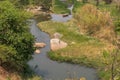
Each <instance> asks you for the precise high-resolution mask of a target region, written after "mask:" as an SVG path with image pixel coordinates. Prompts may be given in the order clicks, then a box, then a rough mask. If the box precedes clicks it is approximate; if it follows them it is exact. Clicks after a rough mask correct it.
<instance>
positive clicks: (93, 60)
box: [38, 2, 120, 80]
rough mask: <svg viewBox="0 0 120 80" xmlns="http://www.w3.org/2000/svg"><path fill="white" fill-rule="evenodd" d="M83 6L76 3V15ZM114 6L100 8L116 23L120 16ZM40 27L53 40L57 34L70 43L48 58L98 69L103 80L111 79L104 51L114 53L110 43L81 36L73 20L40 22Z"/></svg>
mask: <svg viewBox="0 0 120 80" xmlns="http://www.w3.org/2000/svg"><path fill="white" fill-rule="evenodd" d="M92 4H93V3H92ZM83 5H84V4H83V3H78V2H76V3H75V6H74V13H75V12H76V11H77V9H78V7H82V6H83ZM114 6H115V5H114V4H111V5H105V4H104V3H101V4H100V5H99V6H98V8H99V9H100V10H103V11H104V10H106V11H108V12H110V13H111V16H112V17H113V19H115V21H116V18H119V16H120V15H119V12H118V11H117V10H116V9H115V7H114ZM118 25H119V24H118ZM38 26H39V28H40V29H41V30H43V31H45V32H47V33H49V35H50V36H51V38H52V37H53V34H54V33H55V32H58V33H60V34H62V35H63V37H62V38H61V39H62V40H63V41H65V42H67V43H68V46H67V47H66V48H64V49H60V50H57V51H50V52H49V53H48V56H49V57H50V58H51V59H53V60H57V61H60V62H64V61H65V62H70V63H77V64H81V65H82V64H83V65H86V66H89V67H94V68H97V69H98V74H99V77H100V79H101V80H109V79H110V76H111V72H110V65H109V64H108V63H107V62H111V61H110V60H109V58H110V57H107V58H104V54H103V52H104V51H108V52H111V51H112V49H110V44H109V43H106V42H101V41H99V40H98V39H95V38H92V37H90V36H86V35H81V34H80V33H79V28H78V27H77V26H76V24H75V23H74V22H73V21H72V20H71V21H69V22H67V23H60V22H53V21H45V22H40V23H39V24H38ZM108 65H109V67H108Z"/></svg>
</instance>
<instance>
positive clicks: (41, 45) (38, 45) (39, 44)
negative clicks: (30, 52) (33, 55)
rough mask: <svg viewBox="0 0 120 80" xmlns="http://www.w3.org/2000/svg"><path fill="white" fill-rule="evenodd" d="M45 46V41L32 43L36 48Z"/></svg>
mask: <svg viewBox="0 0 120 80" xmlns="http://www.w3.org/2000/svg"><path fill="white" fill-rule="evenodd" d="M45 46H46V44H45V43H35V44H34V47H36V48H43V47H45Z"/></svg>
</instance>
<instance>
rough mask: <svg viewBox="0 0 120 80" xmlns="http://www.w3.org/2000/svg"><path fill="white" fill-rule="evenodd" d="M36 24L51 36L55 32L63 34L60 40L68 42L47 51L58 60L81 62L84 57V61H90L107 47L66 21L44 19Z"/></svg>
mask: <svg viewBox="0 0 120 80" xmlns="http://www.w3.org/2000/svg"><path fill="white" fill-rule="evenodd" d="M38 26H39V27H40V28H41V29H42V30H43V31H45V32H47V33H49V34H50V36H51V37H53V34H54V33H55V32H58V33H60V34H62V35H63V37H62V40H63V41H65V42H67V43H68V47H66V48H64V49H61V50H58V51H54V52H53V51H52V52H50V53H49V56H50V57H52V58H55V59H58V60H60V59H61V60H60V61H72V62H73V63H83V62H85V61H84V60H85V59H86V63H87V62H89V61H90V63H91V61H92V60H93V61H94V59H96V58H98V57H100V56H101V53H102V51H103V50H104V49H105V48H106V47H107V46H106V45H107V44H105V43H102V42H100V41H99V40H97V39H94V38H91V37H89V36H85V35H81V34H79V32H78V29H77V27H75V26H68V23H59V22H52V21H46V22H41V23H39V24H38ZM59 57H60V58H59ZM62 57H63V58H62ZM83 58H84V59H83ZM62 59H66V60H62ZM90 63H89V64H90ZM96 64H97V63H96Z"/></svg>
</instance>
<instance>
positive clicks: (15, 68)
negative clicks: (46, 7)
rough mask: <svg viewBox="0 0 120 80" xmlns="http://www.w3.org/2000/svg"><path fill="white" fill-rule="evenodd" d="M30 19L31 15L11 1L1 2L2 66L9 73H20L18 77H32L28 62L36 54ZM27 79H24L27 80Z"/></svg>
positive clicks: (0, 54) (0, 40) (0, 37)
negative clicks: (29, 24) (30, 30)
mask: <svg viewBox="0 0 120 80" xmlns="http://www.w3.org/2000/svg"><path fill="white" fill-rule="evenodd" d="M29 18H30V14H28V13H26V12H25V11H23V10H20V9H17V8H16V7H15V6H14V5H13V4H12V3H10V2H9V1H1V2H0V66H2V67H4V68H5V69H7V70H8V71H7V72H8V73H9V72H13V73H17V72H20V74H19V73H18V74H16V75H23V76H25V77H26V78H27V77H28V76H29V75H30V73H29V67H28V65H27V62H28V61H29V60H30V59H31V58H32V54H33V52H34V48H33V43H34V37H33V36H32V35H31V33H30V32H29V28H28V22H27V20H28V19H29ZM8 66H9V67H8ZM28 74H29V75H28ZM31 74H32V73H31ZM4 75H6V74H4ZM26 75H28V76H26ZM0 77H1V76H0ZM10 77H12V76H10ZM25 77H23V79H25V80H27V79H26V78H25ZM31 77H32V76H31ZM23 79H21V80H23ZM13 80H14V79H13ZM30 80H31V79H30Z"/></svg>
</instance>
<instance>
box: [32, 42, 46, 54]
mask: <svg viewBox="0 0 120 80" xmlns="http://www.w3.org/2000/svg"><path fill="white" fill-rule="evenodd" d="M45 46H46V44H45V43H39V42H38V43H35V44H34V47H35V48H37V49H36V50H35V53H37V54H39V53H40V48H43V47H45Z"/></svg>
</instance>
